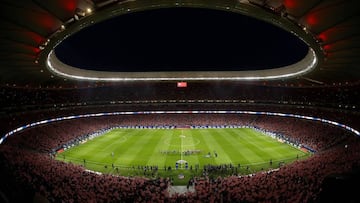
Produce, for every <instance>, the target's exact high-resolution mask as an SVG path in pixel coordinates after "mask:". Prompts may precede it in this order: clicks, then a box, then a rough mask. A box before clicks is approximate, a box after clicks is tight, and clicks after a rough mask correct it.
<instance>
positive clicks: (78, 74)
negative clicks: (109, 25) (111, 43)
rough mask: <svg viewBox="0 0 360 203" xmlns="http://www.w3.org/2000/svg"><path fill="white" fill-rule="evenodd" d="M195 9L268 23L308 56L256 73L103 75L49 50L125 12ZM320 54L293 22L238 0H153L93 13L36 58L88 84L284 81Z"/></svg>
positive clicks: (310, 67)
mask: <svg viewBox="0 0 360 203" xmlns="http://www.w3.org/2000/svg"><path fill="white" fill-rule="evenodd" d="M180 6H182V7H196V8H209V9H217V10H224V11H229V12H235V13H240V14H243V15H247V16H250V17H254V18H257V19H260V20H263V21H266V22H268V23H271V24H273V25H274V26H278V27H280V28H282V29H284V30H285V31H288V32H290V33H292V34H294V35H295V36H297V37H298V38H299V39H301V40H302V41H304V42H305V43H306V44H307V45H308V46H309V51H308V54H307V55H306V56H305V57H304V58H303V59H302V60H300V61H298V62H296V63H294V64H291V65H288V66H284V67H280V68H273V69H266V70H256V71H226V72H221V71H209V72H196V71H194V72H165V71H164V72H107V71H92V70H85V69H80V68H76V67H73V66H69V65H66V64H64V63H62V62H61V61H60V60H59V59H58V58H57V57H56V55H55V53H54V51H53V49H54V48H55V47H56V46H57V45H58V44H60V43H61V42H62V41H63V40H64V39H66V38H67V37H69V36H70V35H72V34H74V33H76V32H78V31H80V30H82V29H83V28H85V27H88V26H91V25H92V24H94V23H98V22H101V21H103V20H106V19H109V18H112V17H115V16H119V15H123V14H126V13H129V12H138V11H142V10H149V9H159V8H171V7H180ZM322 54H323V53H322V51H321V49H320V46H319V44H318V43H317V42H316V41H315V39H314V38H313V36H312V35H311V34H309V33H308V32H306V31H304V30H303V29H301V28H300V26H298V25H294V23H293V22H290V21H289V20H287V19H285V18H282V17H280V16H278V15H276V14H273V13H270V12H266V11H264V10H263V9H260V8H258V7H255V6H252V5H248V4H244V3H240V2H238V1H221V0H216V1H212V2H210V3H209V2H207V1H205V0H197V1H196V4H194V3H189V2H187V3H181V5H180V4H179V3H174V2H173V1H171V0H154V1H151V2H150V3H144V2H141V3H139V4H136V3H133V2H124V3H119V4H118V5H117V6H114V7H111V8H110V9H107V10H102V11H99V12H95V13H94V14H92V15H90V16H87V17H84V18H82V19H80V20H79V21H77V22H76V23H74V24H73V25H72V26H69V28H68V29H66V30H63V31H61V32H58V33H56V35H55V37H54V40H51V42H50V43H49V45H48V46H47V47H46V48H45V49H44V50H43V52H42V53H41V55H40V61H41V63H44V65H45V66H46V67H47V68H48V70H49V71H50V72H51V73H53V74H55V75H57V76H60V77H63V78H68V79H73V80H89V81H104V82H106V81H110V82H116V81H159V80H170V81H171V80H239V81H252V80H274V79H285V78H292V77H298V76H301V75H304V74H306V73H308V72H311V71H312V70H314V69H315V68H316V67H317V66H318V65H319V64H320V63H321V62H322V59H323V55H322Z"/></svg>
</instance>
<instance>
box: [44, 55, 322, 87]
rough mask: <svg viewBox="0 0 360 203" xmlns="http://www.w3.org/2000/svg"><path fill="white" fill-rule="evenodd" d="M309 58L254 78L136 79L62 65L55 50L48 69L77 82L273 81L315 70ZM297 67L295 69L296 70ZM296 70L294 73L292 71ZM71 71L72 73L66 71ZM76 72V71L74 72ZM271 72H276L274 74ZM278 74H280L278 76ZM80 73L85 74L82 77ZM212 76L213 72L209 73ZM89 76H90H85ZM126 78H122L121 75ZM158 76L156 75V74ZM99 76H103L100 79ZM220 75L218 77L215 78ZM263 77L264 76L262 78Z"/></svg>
mask: <svg viewBox="0 0 360 203" xmlns="http://www.w3.org/2000/svg"><path fill="white" fill-rule="evenodd" d="M308 55H309V57H310V60H311V61H310V63H309V64H308V65H305V67H304V68H303V69H300V70H296V69H297V68H296V67H295V66H301V64H298V63H295V64H292V65H290V66H286V67H282V68H285V70H280V69H282V68H274V69H268V70H258V71H250V72H251V75H254V76H247V75H249V71H231V73H234V75H235V76H223V75H224V73H226V72H213V74H212V75H211V76H203V72H191V73H190V74H192V75H194V76H191V77H188V76H185V77H181V76H180V77H178V76H175V75H174V74H172V73H171V72H159V74H158V75H159V77H144V76H143V75H144V74H141V73H140V74H139V73H137V72H134V73H131V74H133V75H135V76H134V77H132V76H128V75H129V73H128V72H126V73H124V72H104V71H89V70H84V69H79V68H75V67H72V66H69V65H66V64H64V63H62V62H61V61H60V60H59V59H57V57H56V55H55V53H54V50H52V51H50V53H49V55H48V57H47V60H46V65H47V67H48V69H49V70H50V71H51V72H53V73H54V74H56V75H59V76H62V77H65V78H69V79H75V80H88V81H105V82H106V81H108V82H116V81H159V80H165V81H177V80H187V81H194V80H238V81H251V80H272V79H284V78H292V77H296V76H299V75H303V74H305V73H307V72H310V71H311V70H313V69H314V68H315V67H316V66H317V64H318V58H317V57H316V54H315V51H314V50H313V49H312V48H309V54H308ZM294 67H295V68H294ZM293 69H294V72H291V70H293ZM66 70H70V71H66ZM73 70H74V71H73ZM271 71H274V73H272V72H271ZM69 72H73V73H74V74H70V73H69ZM276 72H278V74H276ZM80 73H84V74H83V75H81V74H80ZM164 73H165V74H166V75H168V77H163V76H161V75H163V74H164ZM209 73H210V74H211V73H212V72H209ZM85 74H86V75H89V76H85ZM122 74H123V75H124V76H121V75H122ZM155 74H156V73H155ZM99 75H103V76H102V77H100V76H99ZM113 75H119V76H118V77H113ZM213 75H218V76H213ZM262 75H263V76H262Z"/></svg>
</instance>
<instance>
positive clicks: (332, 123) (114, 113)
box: [0, 111, 360, 144]
mask: <svg viewBox="0 0 360 203" xmlns="http://www.w3.org/2000/svg"><path fill="white" fill-rule="evenodd" d="M141 114H247V115H267V116H280V117H289V118H297V119H305V120H311V121H318V122H322V123H326V124H330V125H333V126H336V127H340V128H343V129H344V130H347V131H349V132H351V133H353V134H355V135H356V136H360V132H359V131H358V130H356V129H354V128H352V127H350V126H347V125H345V124H342V123H338V122H336V121H331V120H327V119H323V118H318V117H312V116H304V115H299V114H287V113H277V112H266V111H136V112H133V111H120V112H107V113H92V114H80V115H76V116H64V117H58V118H52V119H47V120H42V121H37V122H33V123H30V124H27V125H24V126H21V127H18V128H16V129H14V130H12V131H10V132H8V133H6V134H5V135H4V136H3V137H2V138H1V139H0V144H2V143H3V142H4V141H5V140H6V139H7V138H8V137H9V136H11V135H14V134H16V133H19V132H21V131H23V130H25V129H28V128H32V127H36V126H41V125H44V124H49V123H53V122H58V121H65V120H72V119H78V118H90V117H101V116H116V115H141Z"/></svg>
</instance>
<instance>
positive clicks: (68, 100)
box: [0, 82, 360, 109]
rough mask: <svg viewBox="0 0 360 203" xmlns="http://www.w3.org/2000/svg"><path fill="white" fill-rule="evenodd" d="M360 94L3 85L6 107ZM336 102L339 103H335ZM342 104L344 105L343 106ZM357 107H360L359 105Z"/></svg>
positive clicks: (320, 100)
mask: <svg viewBox="0 0 360 203" xmlns="http://www.w3.org/2000/svg"><path fill="white" fill-rule="evenodd" d="M359 97H360V93H359V90H358V88H357V87H356V86H354V87H353V86H348V87H344V88H340V87H326V88H295V87H271V86H259V85H243V84H238V83H235V82H233V83H231V82H228V83H226V82H222V83H221V82H218V83H216V84H215V83H189V85H188V87H187V88H177V87H176V83H166V82H163V83H128V84H122V85H117V86H105V87H97V88H79V89H76V88H74V89H59V88H58V89H46V88H42V89H37V88H35V89H31V88H13V87H3V88H0V105H1V107H2V109H12V108H14V107H15V108H19V107H31V106H33V107H34V106H35V107H38V108H40V107H42V108H44V107H47V106H53V105H54V104H55V105H57V106H72V105H78V104H99V103H106V104H107V103H108V102H123V101H141V102H144V101H161V100H167V101H171V100H175V101H182V100H183V101H188V100H190V101H191V100H251V101H261V102H274V103H277V102H284V103H287V104H292V103H296V104H304V105H317V106H330V107H337V108H339V107H341V108H344V107H346V106H348V108H350V109H351V108H352V107H353V106H356V105H358V102H357V101H358V100H359ZM334 105H335V106H334ZM339 105H340V106H339ZM357 108H359V107H358V106H357Z"/></svg>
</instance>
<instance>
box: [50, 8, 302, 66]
mask: <svg viewBox="0 0 360 203" xmlns="http://www.w3.org/2000/svg"><path fill="white" fill-rule="evenodd" d="M307 50H308V47H307V46H306V45H305V44H304V43H303V42H302V41H300V40H299V39H297V38H296V37H295V36H293V35H292V34H290V33H287V32H286V31H283V30H282V29H280V28H277V27H275V26H273V25H270V24H267V23H265V22H262V21H259V20H256V19H253V18H250V17H246V16H243V15H239V14H235V13H230V12H224V11H217V10H208V9H197V8H170V9H158V10H149V11H143V12H137V13H131V14H126V15H122V16H119V17H116V18H113V19H110V20H107V21H105V22H102V23H99V24H96V25H94V26H91V27H89V28H86V29H84V30H82V31H80V32H79V33H76V34H74V35H73V36H71V37H69V38H68V39H66V40H65V41H64V42H63V43H62V44H60V45H59V46H58V47H57V48H56V54H57V56H58V57H59V59H60V60H62V61H63V62H65V63H66V64H69V65H73V66H76V67H80V68H85V69H92V70H103V71H126V72H127V71H129V72H133V71H138V72H144V71H231V70H258V69H267V68H274V67H280V66H284V65H288V64H292V63H294V62H296V61H298V60H300V59H302V58H303V57H304V56H305V54H306V53H307Z"/></svg>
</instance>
